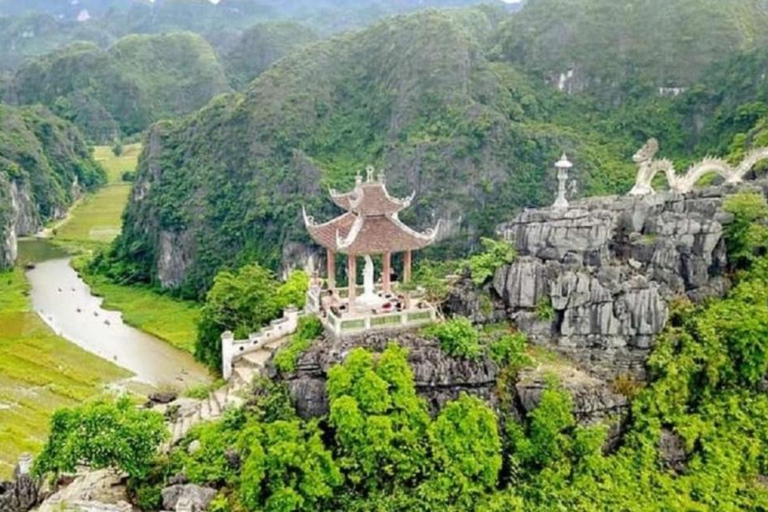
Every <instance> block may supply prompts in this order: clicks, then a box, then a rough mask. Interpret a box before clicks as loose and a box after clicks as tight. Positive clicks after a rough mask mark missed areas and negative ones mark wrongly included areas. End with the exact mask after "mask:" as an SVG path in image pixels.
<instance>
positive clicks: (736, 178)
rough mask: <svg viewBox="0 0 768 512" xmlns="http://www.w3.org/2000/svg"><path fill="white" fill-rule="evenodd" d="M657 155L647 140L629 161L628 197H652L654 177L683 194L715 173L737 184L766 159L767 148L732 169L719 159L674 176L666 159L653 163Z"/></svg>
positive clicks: (654, 143) (654, 145)
mask: <svg viewBox="0 0 768 512" xmlns="http://www.w3.org/2000/svg"><path fill="white" fill-rule="evenodd" d="M658 151H659V141H657V140H656V139H651V140H649V141H648V142H647V143H646V144H645V146H643V147H642V148H640V150H639V151H638V152H637V153H635V156H633V157H632V160H633V161H634V162H635V163H636V164H637V178H636V180H635V186H634V187H633V188H632V190H631V191H630V192H629V195H632V196H645V195H648V194H653V193H654V190H653V187H652V186H651V183H652V182H653V178H654V177H655V176H656V174H658V173H660V172H664V174H665V175H666V177H667V182H668V183H669V188H670V190H674V191H675V192H679V193H681V194H686V193H688V192H690V191H692V190H693V187H694V186H695V185H696V182H698V181H699V180H700V179H701V178H702V177H703V176H704V175H706V174H709V173H716V174H718V175H719V176H721V177H722V178H723V179H724V180H725V182H726V183H739V182H741V181H742V180H743V179H744V176H746V174H747V173H748V172H749V171H750V170H751V169H752V168H753V167H754V166H755V164H757V163H758V162H760V161H761V160H765V159H768V148H759V149H754V150H752V151H750V152H749V153H748V154H747V156H746V157H745V158H744V160H742V161H741V163H740V164H739V165H737V166H736V167H733V166H731V165H730V164H729V163H728V162H726V161H725V160H722V159H720V158H709V157H708V158H705V159H704V160H702V161H701V162H699V163H697V164H694V165H692V166H691V167H690V168H689V169H688V171H687V172H686V173H685V174H683V175H680V176H678V175H677V172H676V171H675V166H674V165H673V164H672V162H671V161H670V160H667V159H666V158H665V159H663V160H654V157H655V156H656V153H658Z"/></svg>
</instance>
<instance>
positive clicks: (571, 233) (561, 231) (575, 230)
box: [493, 182, 765, 378]
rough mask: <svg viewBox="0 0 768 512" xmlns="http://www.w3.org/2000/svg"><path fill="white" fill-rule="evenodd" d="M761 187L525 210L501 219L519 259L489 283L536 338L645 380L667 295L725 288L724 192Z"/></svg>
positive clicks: (602, 370)
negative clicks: (506, 218) (646, 368)
mask: <svg viewBox="0 0 768 512" xmlns="http://www.w3.org/2000/svg"><path fill="white" fill-rule="evenodd" d="M764 185H765V184H764V183H763V184H761V183H757V182H755V183H752V184H745V185H741V186H739V187H738V188H736V187H732V186H729V187H712V188H707V189H702V190H697V191H694V192H692V193H690V194H687V195H680V194H675V193H670V192H664V193H659V194H656V195H652V196H647V197H642V198H636V197H609V198H593V199H586V200H582V201H578V202H575V203H573V204H572V205H571V207H570V208H569V209H567V210H556V209H549V208H547V209H539V210H529V211H525V212H523V213H522V214H520V215H519V216H518V217H517V218H515V219H514V220H513V221H512V222H510V223H507V224H504V225H502V226H500V227H499V232H500V234H501V235H502V236H503V237H504V238H505V239H507V240H509V241H510V242H512V243H513V244H514V245H515V246H516V248H517V251H518V253H519V258H518V259H517V260H516V261H515V262H514V263H513V264H511V265H507V266H504V267H502V268H499V269H498V270H497V272H496V274H495V276H494V280H493V291H494V292H495V294H497V296H498V298H500V299H501V302H502V303H503V306H504V307H505V308H506V312H507V315H508V317H510V318H511V319H513V320H514V321H515V322H516V323H517V325H518V327H519V328H520V329H522V330H523V331H525V332H526V333H527V334H528V335H529V336H530V339H531V340H532V341H533V342H534V343H537V344H541V345H545V346H547V347H549V348H552V349H554V350H556V351H558V352H560V353H563V354H565V355H567V356H568V357H569V358H571V359H572V360H574V361H576V362H578V363H581V365H582V366H583V367H585V368H587V369H588V370H589V371H590V372H592V373H593V374H597V375H600V376H603V377H606V378H612V377H615V376H618V375H622V374H631V375H634V376H636V377H639V378H642V377H644V375H645V374H644V364H645V361H646V359H647V357H648V355H649V353H650V351H651V349H652V347H653V344H654V338H655V336H656V335H658V334H659V333H661V332H662V331H663V329H664V328H665V326H666V324H667V319H668V316H669V313H668V301H669V300H670V299H673V298H676V297H688V298H689V299H690V300H692V301H694V302H701V301H703V300H704V299H706V298H707V297H713V296H715V297H717V296H722V295H723V294H724V293H725V292H726V291H727V290H728V287H729V285H730V283H729V281H728V278H727V274H726V267H727V257H726V250H725V240H724V237H723V233H724V227H723V226H724V225H725V224H727V223H728V222H729V221H730V220H731V219H730V215H729V214H727V213H725V212H724V211H723V201H724V198H725V197H726V196H727V195H729V194H731V193H734V192H737V191H748V190H752V191H759V192H763V186H764Z"/></svg>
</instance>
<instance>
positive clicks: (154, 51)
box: [6, 33, 228, 142]
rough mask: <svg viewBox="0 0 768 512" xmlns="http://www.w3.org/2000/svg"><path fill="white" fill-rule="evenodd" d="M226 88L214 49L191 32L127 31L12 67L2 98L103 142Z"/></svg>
mask: <svg viewBox="0 0 768 512" xmlns="http://www.w3.org/2000/svg"><path fill="white" fill-rule="evenodd" d="M227 90H228V85H227V79H226V76H225V73H224V70H223V68H222V66H221V65H220V63H219V61H218V58H217V56H216V54H215V52H214V50H213V49H212V48H211V47H210V45H209V44H208V43H207V42H206V41H205V40H204V39H202V38H201V37H199V36H196V35H194V34H191V33H174V34H168V35H160V36H128V37H125V38H123V39H121V40H119V41H118V42H116V43H115V44H114V45H112V46H110V48H109V49H108V50H106V51H104V50H101V49H100V48H99V47H98V46H97V45H95V44H93V43H75V44H73V45H71V46H68V47H66V48H64V49H62V50H59V51H56V52H53V53H51V54H48V55H46V56H44V57H41V58H39V59H36V60H34V61H32V62H30V63H29V64H27V65H25V66H24V67H22V68H21V69H19V70H18V71H17V72H16V74H15V76H14V77H13V79H12V81H11V83H10V84H9V86H8V92H7V94H6V99H7V100H8V101H11V102H14V103H18V104H30V103H42V104H44V105H47V106H48V107H49V108H50V109H51V110H53V111H54V112H55V113H56V114H58V115H59V116H60V117H63V118H65V119H68V120H70V121H72V122H73V123H74V124H76V125H77V126H78V127H79V128H80V129H81V130H82V131H83V133H84V134H85V135H86V136H88V137H89V138H90V139H91V140H94V141H99V142H110V141H112V140H113V139H115V138H117V137H119V136H121V135H122V134H128V135H130V134H134V133H136V132H138V131H141V130H143V129H144V128H146V127H147V126H148V125H149V124H150V123H151V122H153V121H156V120H159V119H163V118H166V117H175V116H178V115H181V114H186V113H189V112H192V111H194V110H196V109H198V108H200V107H201V106H203V105H205V104H206V103H207V102H208V101H209V100H210V99H211V98H213V97H214V96H216V95H217V94H219V93H222V92H225V91H227Z"/></svg>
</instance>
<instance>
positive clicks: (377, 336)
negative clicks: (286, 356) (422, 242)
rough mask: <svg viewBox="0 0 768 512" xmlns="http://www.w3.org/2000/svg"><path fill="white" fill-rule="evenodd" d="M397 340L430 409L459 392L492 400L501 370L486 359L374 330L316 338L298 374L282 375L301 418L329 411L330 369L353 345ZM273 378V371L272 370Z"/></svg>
mask: <svg viewBox="0 0 768 512" xmlns="http://www.w3.org/2000/svg"><path fill="white" fill-rule="evenodd" d="M392 341H396V342H397V343H399V344H400V345H402V346H403V347H405V348H407V349H408V362H409V364H410V366H411V368H412V370H413V377H414V381H415V384H416V389H417V390H418V392H419V394H421V395H422V396H423V397H424V398H426V399H427V401H428V403H429V406H430V408H431V409H432V410H433V411H434V410H437V409H439V408H440V407H442V406H443V405H444V404H445V403H446V402H448V401H449V400H454V399H456V398H458V397H459V395H460V394H461V393H462V392H466V393H471V394H473V395H476V396H479V397H480V398H483V399H485V400H487V401H488V402H489V403H491V404H495V403H496V398H495V397H494V395H493V388H494V386H495V384H496V378H497V377H498V372H499V369H498V367H497V366H496V365H495V364H494V363H493V362H492V361H490V360H487V359H481V360H478V361H463V360H459V359H454V358H452V357H449V356H448V355H446V354H445V352H443V350H442V349H441V348H440V346H439V344H438V342H437V341H435V340H433V339H428V338H425V337H423V336H420V335H419V334H418V333H416V332H397V333H386V332H377V333H369V334H365V335H360V336H356V337H350V338H345V339H341V340H338V339H333V338H323V339H320V340H317V341H316V342H315V343H314V344H313V345H312V347H311V348H310V349H309V350H308V351H307V352H306V353H304V354H303V355H302V356H301V357H300V358H299V361H298V363H297V367H296V368H297V369H296V372H295V373H294V374H292V375H287V376H283V377H284V379H285V381H286V384H287V385H288V388H289V390H290V392H291V395H292V396H293V398H294V400H295V403H296V409H297V411H298V413H299V414H300V415H301V416H302V417H305V418H306V417H312V416H320V415H323V414H326V413H327V412H328V397H327V395H326V391H325V384H326V379H327V376H328V370H330V368H331V367H332V366H333V365H335V364H338V363H340V362H342V361H344V359H345V358H346V356H347V355H348V354H349V352H350V351H352V349H354V348H357V347H364V348H366V349H368V350H371V351H372V352H375V353H380V352H383V351H384V350H385V349H386V348H387V346H388V345H389V344H390V343H391V342H392ZM270 371H271V373H272V376H274V375H275V371H274V369H271V370H270Z"/></svg>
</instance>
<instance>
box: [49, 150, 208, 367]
mask: <svg viewBox="0 0 768 512" xmlns="http://www.w3.org/2000/svg"><path fill="white" fill-rule="evenodd" d="M140 153H141V145H140V144H133V145H130V146H126V147H125V150H124V152H123V154H122V155H121V156H119V157H116V156H115V155H114V154H113V153H112V148H110V147H108V146H98V147H96V151H95V154H94V157H95V159H96V160H97V161H98V162H99V163H101V164H102V165H103V166H104V168H105V169H106V171H107V176H108V178H109V184H108V185H107V186H106V187H105V188H103V189H102V190H100V191H99V192H97V193H96V194H94V195H92V196H89V197H87V198H86V199H84V200H83V201H82V202H81V203H80V204H78V205H77V207H76V208H75V209H74V210H73V211H72V214H71V215H70V218H69V220H68V221H67V222H66V223H65V224H63V225H62V226H61V227H59V228H58V229H57V234H56V239H57V240H59V241H61V242H64V243H66V244H67V245H72V244H75V245H80V246H92V245H97V246H98V245H101V244H103V243H108V242H111V241H112V240H113V239H114V238H115V237H116V236H117V235H118V234H119V233H120V226H121V218H120V217H121V214H122V212H123V208H124V207H125V204H126V203H127V201H128V195H129V193H130V190H131V186H130V184H129V183H124V182H122V174H123V172H124V171H133V170H134V169H135V168H136V163H137V161H138V158H139V154H140ZM83 277H84V279H85V280H86V281H87V282H88V284H89V285H90V287H91V290H92V291H93V293H94V294H96V295H99V296H101V297H104V298H105V302H104V307H106V308H109V309H114V310H118V311H121V312H122V313H123V319H124V320H125V321H126V323H128V324H130V325H133V326H134V327H136V328H138V329H141V330H143V331H145V332H148V333H149V334H152V335H153V336H156V337H158V338H160V339H162V340H165V341H167V342H169V343H171V344H172V345H174V346H176V347H178V348H180V349H182V350H187V351H190V352H191V351H192V349H193V346H194V340H195V338H196V337H197V318H198V315H199V308H198V307H197V305H195V304H194V303H192V302H186V301H180V300H177V299H174V298H171V297H168V296H166V295H161V294H158V293H157V292H156V291H154V290H152V289H150V288H145V287H136V286H121V285H117V284H114V283H111V282H109V281H107V280H105V279H102V278H99V277H98V276H89V275H84V276H83Z"/></svg>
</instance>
